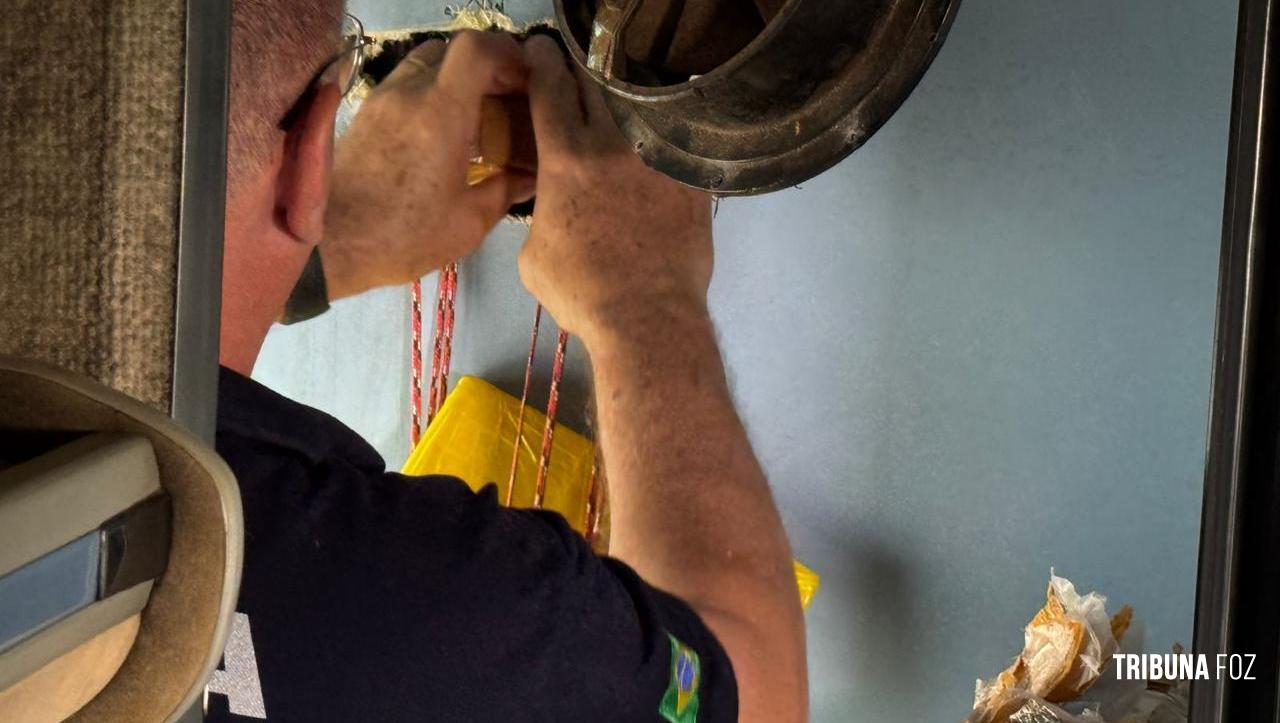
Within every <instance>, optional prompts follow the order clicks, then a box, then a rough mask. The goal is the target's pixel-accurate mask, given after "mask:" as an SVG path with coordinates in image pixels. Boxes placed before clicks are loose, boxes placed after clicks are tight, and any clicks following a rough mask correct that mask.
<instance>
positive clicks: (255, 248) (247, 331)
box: [218, 203, 311, 376]
mask: <svg viewBox="0 0 1280 723" xmlns="http://www.w3.org/2000/svg"><path fill="white" fill-rule="evenodd" d="M255 217H257V218H264V217H267V216H265V214H257V215H256V216H255V215H253V214H249V213H244V214H237V213H234V212H233V208H232V205H231V204H230V203H228V206H227V224H226V240H225V245H224V251H223V262H222V326H221V333H220V334H219V345H220V348H219V355H218V358H219V361H220V362H221V363H222V365H223V366H225V367H228V368H230V369H233V370H235V371H237V372H239V373H241V374H243V375H245V376H248V375H249V374H251V373H252V372H253V366H254V363H255V362H256V361H257V359H258V352H259V351H261V349H262V343H263V342H264V341H265V340H266V337H267V332H268V331H270V330H271V325H272V324H274V323H275V322H276V320H277V319H279V318H280V314H281V312H282V311H283V310H284V305H285V302H286V301H287V300H288V298H289V294H290V292H291V291H292V290H293V285H294V284H295V283H296V282H297V280H298V276H299V275H300V274H301V273H302V267H303V266H304V265H305V264H306V261H307V255H308V254H309V253H310V251H311V249H310V248H309V247H307V246H306V245H305V244H303V243H300V242H299V241H298V240H297V239H294V238H292V237H290V236H289V235H287V234H285V233H283V232H281V231H280V230H279V228H277V227H276V226H275V225H273V224H270V223H266V224H259V225H256V226H250V225H248V224H246V223H244V222H242V221H240V220H239V219H249V218H255Z"/></svg>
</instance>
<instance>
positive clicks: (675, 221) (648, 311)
mask: <svg viewBox="0 0 1280 723" xmlns="http://www.w3.org/2000/svg"><path fill="white" fill-rule="evenodd" d="M524 49H525V57H526V59H527V63H528V65H529V105H530V110H531V112H532V117H533V127H534V135H535V137H536V139H537V144H538V205H537V208H536V210H535V211H534V218H533V228H532V230H531V232H530V235H529V240H528V241H527V242H526V243H525V246H524V248H523V249H522V250H521V252H520V276H521V278H522V279H523V280H524V283H525V285H526V286H527V287H528V288H529V290H530V291H531V292H533V294H534V296H536V297H537V298H538V299H539V300H540V301H541V302H542V303H543V304H544V305H546V307H547V309H548V310H549V311H550V312H551V314H552V315H553V316H554V317H555V319H556V322H557V323H559V324H560V326H561V327H562V328H565V329H568V330H570V331H573V332H574V333H576V334H578V336H579V337H580V338H581V339H582V340H583V343H584V344H585V345H586V347H587V352H588V354H590V356H591V368H592V377H593V382H594V386H595V398H596V409H597V417H598V424H597V428H598V439H599V443H600V449H601V455H602V457H603V461H604V470H605V477H606V478H607V479H608V481H609V498H610V515H611V524H612V527H611V533H610V542H609V546H610V554H612V555H614V556H615V557H617V558H618V559H620V560H623V561H624V562H626V563H627V564H629V565H631V566H632V567H633V568H635V570H636V571H637V572H638V573H640V575H641V576H642V577H644V579H645V580H646V581H648V582H649V583H650V584H651V585H654V586H655V587H658V588H660V589H663V590H666V591H668V592H671V593H673V594H675V595H678V596H679V597H681V598H683V599H684V600H685V601H686V602H688V603H689V605H691V606H692V607H693V609H694V610H696V611H697V612H698V614H699V615H700V616H701V617H702V619H703V621H704V622H706V624H707V626H708V627H709V628H710V629H711V631H712V632H714V633H715V635H716V637H717V638H718V639H719V641H720V643H721V645H723V646H724V649H725V652H726V653H728V655H729V658H730V660H731V661H732V663H733V672H734V676H735V678H736V679H737V683H738V699H739V715H740V717H739V720H741V721H769V722H770V723H779V722H784V721H800V720H804V719H805V718H806V717H807V703H808V700H807V691H808V684H807V680H806V671H805V654H804V621H803V618H802V616H801V613H800V599H799V593H798V591H797V590H796V582H795V577H794V576H793V573H792V571H791V559H790V550H789V546H788V543H787V538H786V533H785V532H784V531H783V529H782V523H781V521H780V520H779V517H778V512H777V510H776V509H775V507H774V505H773V500H772V498H771V496H770V494H769V487H768V484H767V483H766V481H765V478H764V472H763V471H762V470H761V469H760V465H759V463H757V462H756V459H755V455H754V454H753V453H752V451H751V445H750V443H749V442H748V441H747V435H746V432H745V431H744V430H743V428H742V424H741V422H740V421H739V420H738V416H737V413H736V412H735V411H734V409H733V400H732V398H731V397H730V395H729V388H728V385H727V384H726V383H725V378H724V366H723V365H722V363H721V361H720V352H719V349H718V348H717V347H716V341H715V334H714V331H713V329H712V325H711V320H710V318H709V317H708V315H707V308H706V294H707V285H708V283H709V281H710V278H711V265H712V256H711V209H710V203H709V200H708V199H707V197H706V196H705V195H703V194H701V193H699V192H696V191H691V190H689V189H687V188H684V187H681V186H679V185H677V184H676V183H675V182H674V181H672V180H670V179H668V178H666V177H665V176H662V175H660V174H658V173H656V172H654V171H651V170H649V169H648V168H646V167H645V166H644V164H643V163H642V162H641V161H640V160H639V159H638V158H637V157H636V156H635V155H634V154H633V153H631V151H630V149H629V148H627V146H626V144H625V142H624V141H623V140H622V137H621V135H620V134H619V132H618V130H617V128H616V127H615V126H614V122H613V119H612V118H611V117H610V115H609V112H608V109H607V108H605V106H604V103H603V101H602V99H601V97H600V94H599V91H598V90H597V89H596V88H595V87H593V86H592V85H591V84H590V83H589V82H588V81H585V80H583V79H582V78H581V76H579V78H578V79H576V80H575V78H574V75H573V74H572V73H570V71H569V70H568V68H567V67H566V61H565V58H564V56H563V55H561V53H560V49H559V47H558V46H557V45H556V44H555V43H554V42H553V41H551V40H549V39H547V38H544V37H534V38H532V39H530V40H529V41H527V42H526V43H525V48H524Z"/></svg>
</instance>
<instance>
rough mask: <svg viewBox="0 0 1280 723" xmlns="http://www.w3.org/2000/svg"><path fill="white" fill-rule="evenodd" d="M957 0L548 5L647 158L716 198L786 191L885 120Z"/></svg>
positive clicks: (586, 0)
mask: <svg viewBox="0 0 1280 723" xmlns="http://www.w3.org/2000/svg"><path fill="white" fill-rule="evenodd" d="M958 6H959V0H754V2H752V0H555V7H556V16H557V20H558V21H559V26H560V28H561V29H562V31H563V33H564V39H565V42H566V44H567V45H568V48H569V52H570V54H571V55H572V56H573V58H574V60H575V61H577V62H578V64H579V65H581V66H582V67H584V68H586V69H587V70H588V71H589V72H590V73H591V75H592V77H594V78H595V80H596V81H597V82H598V83H600V84H601V85H603V86H604V87H605V88H606V89H607V91H608V92H607V93H605V100H606V102H607V103H608V105H609V108H610V110H611V111H612V112H613V114H614V117H615V119H616V120H617V122H618V126H619V127H620V128H621V129H622V132H623V134H624V135H625V136H626V137H627V139H628V140H629V141H630V142H631V145H632V147H633V148H634V149H635V151H636V153H638V154H639V155H640V156H641V157H642V158H643V159H644V160H645V162H646V163H648V164H649V165H650V166H652V167H653V168H656V169H658V170H659V171H662V172H663V173H665V174H667V175H669V176H671V177H672V178H674V179H676V180H677V181H680V182H682V183H685V184H687V185H690V186H694V187H697V188H702V189H706V190H708V191H711V192H713V193H716V194H718V195H749V194H756V193H766V192H768V191H774V190H777V189H780V188H785V187H788V186H793V185H795V184H797V183H800V182H802V181H805V180H807V179H809V178H812V177H813V176H816V175H818V174H819V173H821V172H823V171H825V170H827V169H828V168H830V167H831V166H833V165H835V164H836V163H838V162H839V161H840V160H842V159H843V158H844V157H846V156H848V155H849V154H850V153H852V152H853V151H854V150H855V149H857V148H858V147H859V146H861V145H862V144H863V143H865V142H866V141H867V139H868V138H870V137H871V135H872V134H873V133H875V131H876V130H878V129H879V128H880V126H882V125H883V124H884V122H885V121H886V120H888V118H889V116H891V115H892V114H893V112H894V111H896V110H897V109H898V107H899V106H900V105H901V104H902V102H903V101H904V100H905V99H906V97H907V96H908V95H909V94H910V93H911V91H912V89H913V88H915V86H916V83H918V82H919V80H920V78H921V76H923V75H924V72H925V70H926V69H927V68H928V67H929V63H930V62H931V61H932V60H933V57H934V56H935V55H936V54H937V52H938V48H939V47H940V46H941V45H942V42H943V40H944V39H945V37H946V33H947V30H948V28H949V27H950V25H951V21H952V19H953V17H954V16H955V11H956V8H957V7H958Z"/></svg>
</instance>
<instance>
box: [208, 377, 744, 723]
mask: <svg viewBox="0 0 1280 723" xmlns="http://www.w3.org/2000/svg"><path fill="white" fill-rule="evenodd" d="M217 449H218V452H219V453H220V454H221V455H222V457H223V458H224V459H226V461H227V463H228V464H229V465H230V466H231V469H232V470H233V471H234V472H235V473H236V476H237V478H238V479H239V481H240V491H241V496H242V498H243V502H244V522H245V555H244V575H243V582H242V584H241V590H240V600H239V604H238V606H237V613H236V616H235V619H234V621H233V625H232V629H231V635H230V639H229V641H228V644H227V648H226V651H225V653H224V655H223V662H222V665H221V666H220V667H219V670H218V671H217V672H216V673H215V674H214V676H213V678H212V680H211V681H210V684H209V693H208V695H207V696H206V700H205V708H206V720H209V721H214V722H215V723H245V722H247V721H255V720H268V721H272V722H273V723H279V722H281V721H307V722H309V723H312V722H323V721H344V722H352V723H354V722H363V721H415V722H416V721H664V720H667V721H676V722H677V723H691V722H693V721H735V720H737V689H736V685H735V682H734V677H733V672H732V669H731V667H730V665H729V660H728V658H727V657H726V656H725V653H724V651H723V649H722V648H721V647H720V644H719V643H718V642H717V641H716V639H715V637H714V636H713V635H712V634H711V632H710V631H709V630H708V629H707V628H706V626H705V625H704V624H703V623H702V621H701V620H700V619H699V618H698V616H697V615H696V614H695V613H694V612H693V610H692V609H690V607H689V606H688V605H687V604H685V603H684V602H682V601H680V600H679V599H677V598H675V597H673V596H671V595H669V594H667V593H664V592H662V591H660V590H657V589H655V588H653V587H651V586H649V585H647V584H646V583H645V582H644V581H643V580H641V579H640V578H639V577H638V576H637V575H636V574H635V572H633V571H632V570H631V569H630V568H629V567H627V566H626V565H625V564H623V563H621V562H619V561H617V560H613V559H610V558H605V557H599V556H597V555H595V554H594V553H593V552H592V551H591V549H590V548H589V547H588V546H587V545H586V543H585V542H584V541H583V539H582V538H581V537H580V536H579V535H578V534H577V533H575V532H574V531H573V530H572V529H571V528H570V527H569V525H568V524H567V523H566V522H565V521H564V519H563V518H561V517H560V516H559V515H557V514H554V513H550V512H541V511H529V510H510V509H506V508H503V507H501V506H499V505H498V501H497V493H496V489H495V488H494V487H493V486H489V487H487V488H485V489H484V490H483V491H482V492H479V493H475V492H472V491H471V490H470V489H469V488H468V487H467V486H466V485H464V484H463V483H462V482H460V481H459V480H456V479H453V478H449V477H406V476H404V475H399V474H394V473H389V472H387V471H386V469H385V465H384V463H383V461H382V458H381V457H379V456H378V454H377V452H375V451H374V450H373V448H372V447H370V446H369V444H368V443H367V442H365V441H364V440H363V439H361V438H360V437H359V436H358V435H357V434H356V433H355V432H353V431H352V430H350V429H349V428H347V427H346V426H344V425H343V424H341V423H340V422H338V421H337V420H336V419H334V418H332V417H330V416H328V415H326V414H324V413H322V412H319V411H317V410H315V409H312V408H310V407H306V406H303V405H301V404H298V403H296V402H293V401H291V400H289V399H286V398H284V397H282V396H280V395H278V394H276V393H274V392H272V391H271V390H269V389H267V388H266V387H263V386H262V385H260V384H258V383H257V382H254V381H252V380H250V379H247V378H245V377H243V376H241V375H239V374H236V373H235V372H232V371H230V370H227V369H223V370H222V374H221V379H220V389H219V394H218V437H217Z"/></svg>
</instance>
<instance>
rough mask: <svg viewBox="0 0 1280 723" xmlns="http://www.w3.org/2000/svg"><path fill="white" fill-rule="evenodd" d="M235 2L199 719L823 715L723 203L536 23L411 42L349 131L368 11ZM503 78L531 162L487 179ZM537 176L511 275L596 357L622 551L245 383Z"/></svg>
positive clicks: (476, 232)
mask: <svg viewBox="0 0 1280 723" xmlns="http://www.w3.org/2000/svg"><path fill="white" fill-rule="evenodd" d="M233 7H234V13H235V26H234V35H233V44H234V50H233V64H232V92H231V117H230V139H229V162H228V174H229V175H228V192H227V218H226V222H227V223H226V228H227V232H226V250H225V256H224V259H225V260H224V282H223V302H222V303H223V327H222V338H221V344H222V350H221V360H222V364H223V366H224V369H223V372H222V377H221V381H220V392H219V425H218V450H219V452H220V453H221V454H222V455H223V457H224V458H225V459H226V460H227V461H228V463H229V464H230V465H231V467H232V468H233V469H234V471H235V472H236V474H237V476H238V478H239V481H240V486H241V491H242V496H243V501H244V510H245V513H244V514H245V529H246V541H245V542H246V549H245V566H244V578H243V585H242V590H241V595H240V604H239V606H238V611H239V614H238V615H237V622H236V628H235V629H234V630H233V632H232V636H231V642H230V643H229V645H228V648H227V652H226V655H225V664H224V667H223V669H222V670H220V671H219V672H218V674H217V675H215V678H214V680H213V681H212V682H211V685H210V691H211V694H210V696H209V701H208V711H207V713H208V716H209V719H210V720H216V721H237V722H239V721H249V720H264V719H265V720H273V721H275V720H289V721H293V720H301V721H330V720H332V721H397V720H406V721H408V720H413V721H505V720H582V721H631V720H637V721H651V720H659V721H661V720H667V721H676V722H679V723H686V722H688V721H732V720H760V721H766V720H767V721H788V720H802V719H804V718H805V717H806V715H807V710H806V709H807V703H806V692H807V684H806V673H805V659H804V636H803V622H802V619H801V616H800V607H799V601H798V597H797V593H796V589H795V584H794V579H793V578H792V576H791V570H790V562H789V560H790V554H789V550H788V544H787V540H786V536H785V533H784V532H783V530H782V526H781V524H780V521H779V518H778V514H777V511H776V509H775V508H774V506H773V502H772V500H771V497H770V494H769V490H768V486H767V484H766V481H765V478H764V475H763V473H762V471H761V469H760V467H759V465H758V463H757V462H756V460H755V457H754V455H753V454H752V451H751V448H750V445H749V443H748V441H747V438H746V435H745V433H744V431H743V429H742V426H741V423H740V422H739V420H738V418H737V415H736V413H735V411H734V409H733V405H732V401H731V399H730V396H729V393H728V390H727V386H726V384H725V379H724V370H723V367H722V365H721V361H720V357H719V351H718V349H717V347H716V343H715V338H714V332H713V329H712V326H711V322H710V319H709V318H708V315H707V309H706V292H707V285H708V283H709V281H710V275H711V266H712V254H711V229H710V220H711V214H710V204H709V200H708V198H707V197H706V196H704V195H702V194H700V193H698V192H695V191H691V190H689V189H686V188H683V187H681V186H679V185H677V184H675V183H674V182H672V181H670V180H669V179H667V178H665V177H663V176H661V175H659V174H657V173H655V172H653V171H651V170H649V169H648V168H646V167H645V166H644V165H643V163H642V162H641V161H640V160H639V159H638V158H637V157H636V156H635V155H634V154H632V153H631V152H630V149H629V148H628V147H627V145H626V143H625V142H624V141H623V140H622V138H621V135H620V134H619V133H618V131H617V129H616V127H615V126H614V125H613V121H612V119H611V118H610V116H609V114H608V112H607V110H606V109H605V108H604V106H603V101H602V99H601V98H600V97H599V94H598V91H596V90H595V89H594V88H593V87H591V86H590V85H589V84H587V83H586V82H585V81H584V80H583V79H582V78H581V77H578V78H575V76H574V73H573V71H572V70H571V69H570V67H569V65H568V62H567V61H566V59H565V58H564V57H563V55H562V54H561V52H560V50H559V48H558V47H557V45H556V44H555V42H554V41H552V40H550V39H549V38H545V37H538V38H534V39H531V40H529V41H528V42H526V43H523V44H520V43H518V42H517V41H516V40H514V39H512V38H511V37H509V36H505V35H501V34H492V33H460V34H458V35H455V36H454V37H453V38H452V40H451V41H450V42H449V43H448V44H446V43H444V42H442V41H432V42H429V43H426V44H424V45H421V46H419V47H418V48H416V49H415V50H414V51H413V52H412V54H411V55H410V56H409V59H408V61H407V62H403V63H401V65H400V66H399V67H398V68H396V69H395V70H394V71H393V73H392V74H391V75H390V76H389V77H388V78H387V79H386V80H385V81H384V82H383V83H382V84H380V85H379V87H378V88H377V89H376V90H374V91H373V92H371V94H370V96H369V97H368V98H367V99H366V100H365V102H364V103H363V105H362V109H361V111H360V113H359V114H358V115H357V116H356V118H355V119H354V121H353V123H352V125H351V127H350V129H349V130H348V132H347V133H346V134H345V135H344V136H343V138H342V139H341V140H340V141H339V142H338V143H337V146H336V148H335V147H334V146H333V143H334V141H333V128H334V114H335V111H336V108H337V106H338V103H339V101H340V99H341V97H342V95H343V93H344V92H345V91H346V90H347V89H348V88H349V86H350V82H351V80H350V79H351V78H352V77H353V75H354V72H355V70H357V69H358V67H359V56H360V53H361V52H362V49H363V47H364V43H363V40H362V39H361V32H360V31H359V29H358V26H357V25H356V24H354V23H353V22H352V21H351V20H348V21H347V27H348V32H347V34H346V36H345V37H339V36H338V34H337V33H336V32H333V31H330V30H328V29H331V28H332V29H336V28H338V27H339V26H340V25H341V24H342V15H341V10H342V9H341V7H340V5H339V4H338V3H335V2H324V1H323V0H298V1H297V2H284V1H283V0H277V1H275V2H272V1H271V0H235V2H234V4H233ZM509 94H527V96H528V98H529V103H530V109H531V112H532V116H533V121H534V131H535V135H536V140H537V145H538V154H539V169H538V175H537V178H536V179H534V178H532V177H527V176H522V175H519V174H515V173H501V174H498V175H497V176H494V177H493V178H490V179H488V180H487V181H485V182H484V183H482V184H480V185H478V186H474V187H471V186H468V185H467V183H466V168H467V162H468V158H469V157H470V156H471V155H472V148H473V147H474V145H475V137H476V134H477V131H478V127H479V116H480V103H481V99H482V98H483V97H484V96H486V95H509ZM535 191H536V193H537V197H538V203H537V211H536V213H535V215H534V218H533V225H532V231H531V233H530V236H529V239H528V240H527V242H526V243H525V246H524V248H523V249H522V251H521V254H520V273H521V278H522V279H523V281H524V283H525V285H526V286H527V287H528V288H529V290H530V291H531V292H532V293H533V294H534V295H535V296H536V297H537V298H538V299H539V300H540V301H541V302H542V303H543V304H544V305H545V306H546V308H547V310H548V311H549V312H550V313H551V314H552V315H553V316H554V317H555V319H556V321H557V322H558V323H559V324H560V325H561V326H562V327H563V328H565V329H568V330H570V331H571V332H573V333H574V334H575V335H577V336H578V337H579V338H580V339H581V340H582V342H583V344H584V345H585V346H586V348H587V350H588V353H589V354H590V356H591V360H592V369H593V382H594V386H595V391H596V406H597V416H598V430H599V435H598V436H599V441H600V444H601V449H602V456H603V460H604V464H605V465H606V467H607V471H608V478H609V482H610V493H611V506H612V507H611V509H612V539H611V553H612V554H613V555H614V556H615V557H614V558H600V557H597V556H596V555H594V554H593V553H592V552H591V551H590V550H589V548H588V547H587V546H586V544H585V543H584V542H583V541H582V540H581V539H580V538H579V537H578V536H577V535H576V533H574V532H573V531H572V530H571V529H570V528H569V526H568V525H567V524H566V523H565V522H564V520H562V519H560V518H559V517H558V516H556V515H554V514H551V513H546V512H536V511H527V510H509V509H504V508H501V507H499V506H498V504H497V501H496V496H495V495H494V494H493V492H492V490H491V489H490V490H489V491H487V492H482V493H480V494H473V493H472V492H471V491H470V490H469V489H468V488H467V487H466V486H465V485H463V484H462V483H461V482H459V481H457V480H453V479H448V478H405V477H402V476H400V475H395V474H388V473H386V472H385V470H384V464H383V461H382V460H381V459H380V458H379V457H378V455H377V454H376V453H375V452H374V450H373V449H372V448H371V447H370V446H369V445H368V444H367V443H366V442H365V441H364V440H362V439H360V438H359V437H358V436H357V435H355V434H354V433H353V432H352V431H351V430H349V429H347V428H346V427H344V426H342V425H341V424H339V423H338V422H337V421H336V420H334V419H332V418H331V417H328V416H327V415H324V414H322V413H320V412H317V411H315V410H313V409H309V408H307V407H304V406H302V405H299V404H296V403H294V402H291V401H289V400H287V399H284V398H283V397H280V396H278V395H276V394H274V393H272V392H270V391H269V390H267V389H265V388H263V387H261V386H260V385H258V384H256V383H255V382H253V381H251V380H250V379H248V376H249V374H250V373H251V371H252V369H253V364H254V360H255V359H256V357H257V354H258V351H259V349H260V347H261V344H262V341H263V339H264V337H265V336H266V333H267V330H268V329H269V328H270V326H271V324H272V323H274V322H275V321H276V320H277V319H278V318H280V316H281V314H282V313H284V310H286V309H287V308H288V309H292V311H293V312H296V313H298V314H300V315H302V316H306V315H308V314H312V313H315V312H316V311H317V310H319V309H322V308H323V306H324V304H325V303H327V300H330V299H336V298H341V297H344V296H350V295H353V294H357V293H360V292H362V291H364V290H367V289H371V288H374V287H378V286H384V285H391V284H400V283H404V282H407V281H409V280H411V279H414V278H418V277H420V276H422V275H423V274H425V273H427V272H429V271H430V270H432V269H435V268H438V267H439V266H441V265H443V264H445V263H447V262H450V261H453V260H456V259H458V258H460V257H462V256H464V255H466V254H467V253H469V252H470V251H472V250H474V249H475V248H476V247H477V246H478V245H479V244H480V243H481V241H482V240H483V239H484V237H485V235H486V234H487V233H488V231H489V230H490V229H491V228H492V227H493V226H494V225H495V224H496V223H497V222H498V221H499V220H500V219H501V218H502V216H503V214H504V212H505V210H506V209H507V208H508V207H509V206H510V205H511V204H512V203H514V202H517V201H521V200H525V199H528V198H530V197H531V196H533V194H534V193H535ZM317 249H318V250H317ZM300 279H301V281H299V280H300ZM298 289H302V291H301V292H298ZM291 297H292V300H291Z"/></svg>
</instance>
